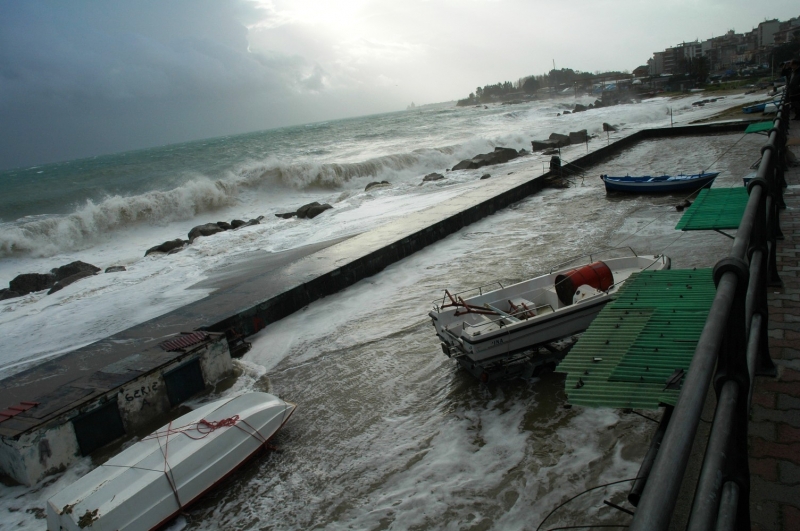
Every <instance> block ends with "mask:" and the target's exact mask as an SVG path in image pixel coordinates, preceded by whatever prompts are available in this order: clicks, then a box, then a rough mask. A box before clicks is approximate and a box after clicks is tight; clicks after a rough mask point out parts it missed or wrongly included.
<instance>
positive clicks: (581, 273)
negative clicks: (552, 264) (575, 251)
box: [556, 261, 614, 306]
mask: <svg viewBox="0 0 800 531" xmlns="http://www.w3.org/2000/svg"><path fill="white" fill-rule="evenodd" d="M584 284H585V285H588V286H591V287H593V288H595V289H596V290H599V291H605V290H607V289H608V288H610V287H611V286H612V285H613V284H614V274H613V273H612V272H611V268H609V267H608V266H607V265H606V263H605V262H599V261H598V262H594V263H592V264H589V265H585V266H581V267H578V268H575V269H573V270H572V271H567V272H566V273H564V274H562V275H557V276H556V293H557V294H558V300H560V301H561V303H562V304H563V305H564V306H569V305H570V304H572V302H573V296H574V295H575V291H577V289H578V288H579V287H580V286H583V285H584Z"/></svg>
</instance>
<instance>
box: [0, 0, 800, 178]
mask: <svg viewBox="0 0 800 531" xmlns="http://www.w3.org/2000/svg"><path fill="white" fill-rule="evenodd" d="M798 15H800V9H798V8H797V4H796V1H785V0H771V1H770V2H753V1H752V0H729V1H713V0H673V1H670V2H651V1H645V0H613V1H611V0H592V1H588V0H571V1H569V2H559V1H553V0H549V1H541V0H402V1H386V0H216V1H205V0H154V1H151V0H119V1H114V0H106V1H102V2H98V1H85V2H84V1H80V0H69V1H68V2H63V1H57V0H52V1H49V2H42V1H36V0H0V124H2V125H1V126H0V169H7V168H13V167H18V166H24V165H32V164H40V163H45V162H52V161H59V160H68V159H73V158H78V157H85V156H93V155H97V154H104V153H112V152H116V151H124V150H130V149H138V148H144V147H151V146H157V145H163V144H167V143H174V142H182V141H186V140H194V139H201V138H208V137H213V136H221V135H227V134H235V133H242V132H248V131H256V130H262V129H268V128H273V127H279V126H283V125H292V124H300V123H308V122H314V121H320V120H328V119H333V118H341V117H347V116H358V115H364V114H371V113H378V112H388V111H395V110H401V109H404V108H405V107H406V105H408V104H409V103H410V102H412V101H414V102H416V103H417V104H423V103H432V102H439V101H447V100H453V99H456V98H461V97H465V96H466V95H468V94H469V93H470V92H471V91H473V90H474V89H475V87H476V86H478V85H481V86H482V85H485V84H487V83H495V82H498V81H505V80H509V81H516V80H517V79H518V78H520V77H523V76H525V75H530V74H542V73H545V72H546V71H548V70H549V69H550V68H552V64H553V63H552V61H553V60H555V62H556V67H557V68H562V67H569V68H573V69H576V70H584V71H592V72H594V71H599V70H611V69H614V70H633V69H634V68H635V67H636V66H638V65H641V64H644V63H645V62H646V61H647V59H648V58H649V57H650V56H651V54H652V52H653V51H657V50H661V49H663V48H664V47H667V46H671V45H674V44H677V43H679V42H681V41H690V40H694V39H696V38H699V39H701V40H703V39H706V38H709V37H712V36H717V35H720V34H722V33H724V32H726V31H728V30H730V29H733V30H735V31H737V32H744V31H749V30H750V29H752V28H753V27H755V26H756V25H757V24H758V23H759V22H760V21H763V20H765V19H768V18H779V19H781V20H787V19H788V18H791V17H793V16H798Z"/></svg>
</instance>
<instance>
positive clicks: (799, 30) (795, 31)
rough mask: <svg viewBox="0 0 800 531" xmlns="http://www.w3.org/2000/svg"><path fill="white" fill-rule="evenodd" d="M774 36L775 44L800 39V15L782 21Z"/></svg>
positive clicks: (778, 44)
mask: <svg viewBox="0 0 800 531" xmlns="http://www.w3.org/2000/svg"><path fill="white" fill-rule="evenodd" d="M772 38H773V39H774V44H775V46H780V45H781V44H786V43H787V42H791V41H793V40H794V39H800V17H795V18H791V19H789V20H787V21H786V22H781V26H780V29H779V30H778V31H776V32H775V33H774V34H773V35H772Z"/></svg>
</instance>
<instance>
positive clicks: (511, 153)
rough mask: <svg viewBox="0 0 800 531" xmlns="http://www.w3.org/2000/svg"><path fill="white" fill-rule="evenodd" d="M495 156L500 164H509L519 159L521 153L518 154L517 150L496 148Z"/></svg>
mask: <svg viewBox="0 0 800 531" xmlns="http://www.w3.org/2000/svg"><path fill="white" fill-rule="evenodd" d="M494 154H495V156H496V158H497V159H498V160H499V161H500V162H508V161H509V160H511V159H515V158H517V157H519V152H517V150H516V149H513V148H507V147H496V148H494Z"/></svg>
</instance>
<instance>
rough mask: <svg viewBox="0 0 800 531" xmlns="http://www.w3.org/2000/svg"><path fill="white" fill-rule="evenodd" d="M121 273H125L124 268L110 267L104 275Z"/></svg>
mask: <svg viewBox="0 0 800 531" xmlns="http://www.w3.org/2000/svg"><path fill="white" fill-rule="evenodd" d="M123 271H127V269H125V266H111V267H107V268H106V273H121V272H123Z"/></svg>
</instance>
